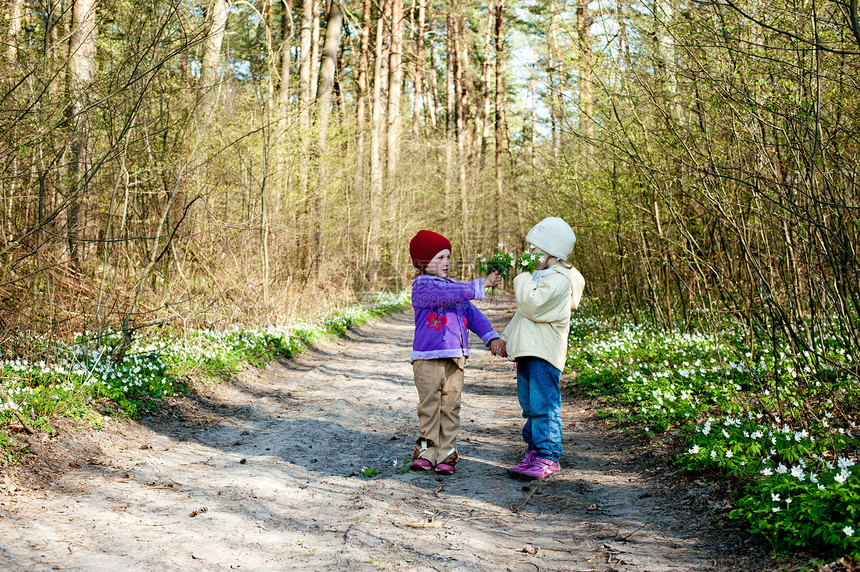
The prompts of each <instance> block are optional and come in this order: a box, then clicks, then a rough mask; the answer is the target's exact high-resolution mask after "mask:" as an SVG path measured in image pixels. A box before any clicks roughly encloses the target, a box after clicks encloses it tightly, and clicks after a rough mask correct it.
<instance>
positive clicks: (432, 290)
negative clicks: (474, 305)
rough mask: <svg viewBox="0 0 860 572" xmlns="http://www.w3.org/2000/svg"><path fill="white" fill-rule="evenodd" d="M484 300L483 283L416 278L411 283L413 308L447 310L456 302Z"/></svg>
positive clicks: (479, 279)
mask: <svg viewBox="0 0 860 572" xmlns="http://www.w3.org/2000/svg"><path fill="white" fill-rule="evenodd" d="M483 299H484V281H483V280H482V279H481V278H477V279H475V280H472V281H470V282H455V281H453V280H452V281H448V280H444V279H441V278H439V279H435V278H429V279H427V278H424V279H422V278H416V279H415V280H414V281H413V282H412V307H413V308H447V307H449V306H453V305H454V304H456V303H458V302H466V301H467V300H483Z"/></svg>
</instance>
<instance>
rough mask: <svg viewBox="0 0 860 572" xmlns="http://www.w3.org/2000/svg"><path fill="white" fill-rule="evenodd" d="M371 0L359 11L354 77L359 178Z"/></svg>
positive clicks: (368, 57) (368, 53) (368, 62)
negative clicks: (359, 29)
mask: <svg viewBox="0 0 860 572" xmlns="http://www.w3.org/2000/svg"><path fill="white" fill-rule="evenodd" d="M372 7H373V1H372V0H364V3H363V6H362V13H361V48H360V50H359V54H358V77H357V78H356V86H355V88H356V106H355V107H356V109H355V123H356V130H357V131H358V161H359V178H361V176H362V173H363V172H364V164H365V163H364V139H365V133H364V131H365V124H366V123H367V117H366V115H367V71H368V67H369V65H370V21H371V8H372Z"/></svg>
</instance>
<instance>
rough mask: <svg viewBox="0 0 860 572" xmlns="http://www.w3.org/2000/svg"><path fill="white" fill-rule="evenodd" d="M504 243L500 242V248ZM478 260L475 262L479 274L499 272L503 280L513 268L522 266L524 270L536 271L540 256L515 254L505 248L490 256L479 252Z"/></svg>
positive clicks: (525, 253)
mask: <svg viewBox="0 0 860 572" xmlns="http://www.w3.org/2000/svg"><path fill="white" fill-rule="evenodd" d="M504 247H505V245H504V244H499V248H502V249H503V248H504ZM476 258H477V262H476V263H475V264H474V268H475V270H476V271H477V272H478V274H481V275H487V274H490V273H492V272H498V273H499V274H500V275H501V277H502V279H503V280H506V279H507V278H508V275H509V274H510V272H511V270H512V269H513V268H517V267H519V268H521V269H522V270H523V271H524V272H534V271H535V267H536V266H537V263H538V261H539V260H540V256H538V255H536V254H530V253H528V252H524V253H522V254H520V255H519V256H514V253H513V252H506V251H505V250H497V251H496V252H494V253H493V254H491V255H490V257H489V258H487V257H485V256H484V255H483V254H478V256H477V257H476Z"/></svg>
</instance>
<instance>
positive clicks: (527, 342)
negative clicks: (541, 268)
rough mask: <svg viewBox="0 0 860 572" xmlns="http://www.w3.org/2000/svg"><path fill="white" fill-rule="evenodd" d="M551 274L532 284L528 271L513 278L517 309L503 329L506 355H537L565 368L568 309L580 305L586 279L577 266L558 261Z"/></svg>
mask: <svg viewBox="0 0 860 572" xmlns="http://www.w3.org/2000/svg"><path fill="white" fill-rule="evenodd" d="M552 269H553V270H555V272H554V273H551V274H547V275H545V276H543V278H541V281H540V283H538V284H535V282H534V280H532V275H531V273H530V272H523V273H522V274H520V275H519V276H517V277H516V278H514V294H515V295H516V298H517V311H516V313H515V314H514V317H513V318H511V323H510V324H508V327H507V328H505V331H504V332H502V339H504V340H505V341H506V342H507V344H508V345H507V350H508V357H509V358H511V359H516V358H518V357H539V358H541V359H544V360H546V361H548V362H549V363H551V364H552V365H553V366H554V367H556V368H558V369H559V370H564V365H565V363H566V361H567V337H568V334H569V333H570V312H571V310H572V309H575V308H577V307H578V306H579V300H580V299H581V298H582V291H583V290H584V289H585V278H583V277H582V274H580V273H579V271H578V270H577V269H576V268H570V269H568V268H565V267H564V266H562V265H561V264H556V265H554V266H553V267H552Z"/></svg>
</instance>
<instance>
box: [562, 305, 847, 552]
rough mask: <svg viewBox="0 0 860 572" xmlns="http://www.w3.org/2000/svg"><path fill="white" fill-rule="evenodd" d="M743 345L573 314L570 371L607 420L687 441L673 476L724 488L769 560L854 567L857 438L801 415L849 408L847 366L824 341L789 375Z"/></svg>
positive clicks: (833, 420) (786, 363) (735, 336)
mask: <svg viewBox="0 0 860 572" xmlns="http://www.w3.org/2000/svg"><path fill="white" fill-rule="evenodd" d="M745 339H746V337H745V336H744V335H742V332H741V331H740V330H739V329H729V330H725V331H722V332H721V333H720V335H719V337H715V336H713V335H710V334H706V333H705V332H703V331H702V332H678V331H665V330H658V329H655V328H650V327H644V326H638V325H634V324H625V323H621V324H616V323H614V322H613V323H611V322H609V321H606V320H601V319H599V318H595V317H594V316H589V315H588V313H587V312H585V313H582V312H575V313H574V315H573V323H572V327H571V338H570V347H569V352H568V361H567V368H568V369H569V370H571V372H572V373H573V379H574V383H575V384H576V385H578V386H579V387H581V388H583V389H585V390H586V391H587V392H588V393H589V394H590V395H591V396H593V397H595V398H598V399H600V400H603V401H604V403H605V404H606V405H607V406H608V407H612V408H614V409H613V410H612V411H609V413H607V415H610V414H611V415H613V416H615V417H616V418H617V419H618V420H619V421H620V422H622V423H626V424H628V425H630V426H633V427H637V428H641V429H644V431H643V433H644V434H646V435H654V434H656V433H662V432H670V434H671V435H674V436H678V437H680V438H681V439H682V440H683V441H685V442H686V450H685V451H683V452H682V453H681V454H680V455H679V456H678V458H677V459H676V462H677V463H678V465H679V466H681V467H682V469H684V470H687V471H695V472H700V473H704V474H707V475H710V476H711V477H713V478H731V479H732V482H733V483H735V485H736V487H735V488H736V494H737V497H736V505H735V508H734V509H733V510H732V511H731V513H730V516H731V517H733V518H734V519H736V520H737V521H739V522H745V523H746V524H747V525H748V526H749V528H750V530H751V531H753V532H755V533H759V534H762V535H763V536H764V537H766V538H767V539H768V540H769V541H770V542H771V543H772V546H773V548H774V549H775V550H787V549H801V548H802V549H805V550H817V551H819V552H820V553H821V554H822V555H824V556H827V557H830V556H849V557H851V558H853V559H855V560H857V559H860V536H858V532H860V468H858V463H857V458H858V451H860V431H858V429H860V428H858V427H857V426H856V425H855V424H854V423H853V422H851V421H846V420H845V418H844V417H839V418H838V419H837V417H835V416H834V415H833V414H832V413H831V412H830V411H828V410H827V409H826V407H824V408H822V410H821V411H820V414H818V413H810V411H813V410H815V409H816V408H817V406H818V405H824V404H823V403H817V402H816V400H820V399H822V397H823V396H825V395H826V396H830V397H831V398H832V397H833V396H834V395H835V394H840V395H845V394H846V392H847V394H848V395H849V397H850V396H851V395H854V398H855V399H856V383H855V382H853V381H851V380H850V379H849V378H848V377H847V375H846V373H845V372H846V370H848V369H850V367H851V366H852V359H853V357H852V356H851V355H850V353H848V352H846V351H844V350H841V349H840V348H839V347H838V345H836V344H834V343H833V340H827V339H825V340H824V341H823V342H822V344H823V346H822V347H821V348H816V349H817V351H816V352H815V353H814V354H813V355H810V356H808V357H809V359H808V361H807V362H806V363H798V361H797V360H796V359H795V360H794V361H792V360H791V359H790V358H789V357H788V356H786V355H784V354H781V353H777V354H776V355H773V354H772V353H771V352H768V351H766V350H758V351H750V350H749V349H748V348H746V347H744V345H743V343H742V342H743V340H745ZM825 346H826V347H825ZM814 355H819V356H820V355H824V356H826V358H827V359H826V360H825V361H821V362H819V363H818V364H815V363H814V358H813V356H814ZM801 358H803V356H801ZM852 392H853V393H852ZM810 405H812V406H811V407H810ZM801 410H802V411H804V413H803V414H801V413H800V411H801ZM780 412H783V413H780Z"/></svg>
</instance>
